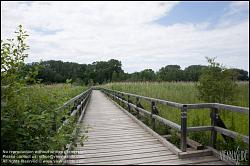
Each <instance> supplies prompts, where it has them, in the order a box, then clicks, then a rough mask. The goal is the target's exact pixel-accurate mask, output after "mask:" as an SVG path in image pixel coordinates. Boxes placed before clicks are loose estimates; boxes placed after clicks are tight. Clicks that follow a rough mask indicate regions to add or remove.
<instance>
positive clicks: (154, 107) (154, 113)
mask: <svg viewBox="0 0 250 166" xmlns="http://www.w3.org/2000/svg"><path fill="white" fill-rule="evenodd" d="M157 114H158V111H157V109H156V106H155V102H154V101H151V123H152V128H153V130H155V118H154V117H153V115H157Z"/></svg>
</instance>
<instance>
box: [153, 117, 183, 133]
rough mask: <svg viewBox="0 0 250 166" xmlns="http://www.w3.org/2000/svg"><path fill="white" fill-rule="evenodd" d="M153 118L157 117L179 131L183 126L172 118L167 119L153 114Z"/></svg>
mask: <svg viewBox="0 0 250 166" xmlns="http://www.w3.org/2000/svg"><path fill="white" fill-rule="evenodd" d="M153 118H155V119H156V120H158V121H160V122H162V123H163V124H165V125H167V126H169V127H171V128H173V129H176V130H177V131H180V130H181V126H180V125H179V124H177V123H174V122H172V121H170V120H167V119H164V118H162V117H160V116H158V115H153Z"/></svg>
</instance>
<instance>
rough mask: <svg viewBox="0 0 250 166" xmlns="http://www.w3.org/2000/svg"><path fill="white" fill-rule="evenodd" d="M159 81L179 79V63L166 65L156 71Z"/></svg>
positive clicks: (181, 75)
mask: <svg viewBox="0 0 250 166" xmlns="http://www.w3.org/2000/svg"><path fill="white" fill-rule="evenodd" d="M157 77H158V80H159V81H181V80H183V79H182V77H183V73H182V70H181V67H180V66H179V65H168V66H165V67H162V68H161V69H160V70H159V71H158V72H157Z"/></svg>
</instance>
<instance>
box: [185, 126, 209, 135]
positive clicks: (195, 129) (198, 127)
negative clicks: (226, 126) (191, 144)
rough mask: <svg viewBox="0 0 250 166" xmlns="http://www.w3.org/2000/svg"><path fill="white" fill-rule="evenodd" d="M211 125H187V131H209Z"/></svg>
mask: <svg viewBox="0 0 250 166" xmlns="http://www.w3.org/2000/svg"><path fill="white" fill-rule="evenodd" d="M212 129H213V126H196V127H188V128H187V132H188V133H190V132H200V131H211V130H212Z"/></svg>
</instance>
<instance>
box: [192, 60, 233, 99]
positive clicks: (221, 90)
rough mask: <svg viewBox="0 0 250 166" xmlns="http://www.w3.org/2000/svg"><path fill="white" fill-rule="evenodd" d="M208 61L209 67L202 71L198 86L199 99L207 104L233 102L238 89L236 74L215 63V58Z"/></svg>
mask: <svg viewBox="0 0 250 166" xmlns="http://www.w3.org/2000/svg"><path fill="white" fill-rule="evenodd" d="M206 58H207V57H206ZM207 61H208V63H209V65H208V67H207V68H204V69H203V70H202V74H201V76H200V78H199V82H198V84H197V85H196V87H197V89H198V92H199V97H200V98H201V99H203V100H204V101H206V102H218V103H230V102H232V101H233V98H234V96H235V94H236V87H237V84H236V75H235V73H234V72H232V71H230V70H226V68H224V67H223V66H221V65H220V64H219V63H217V62H215V58H207Z"/></svg>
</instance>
